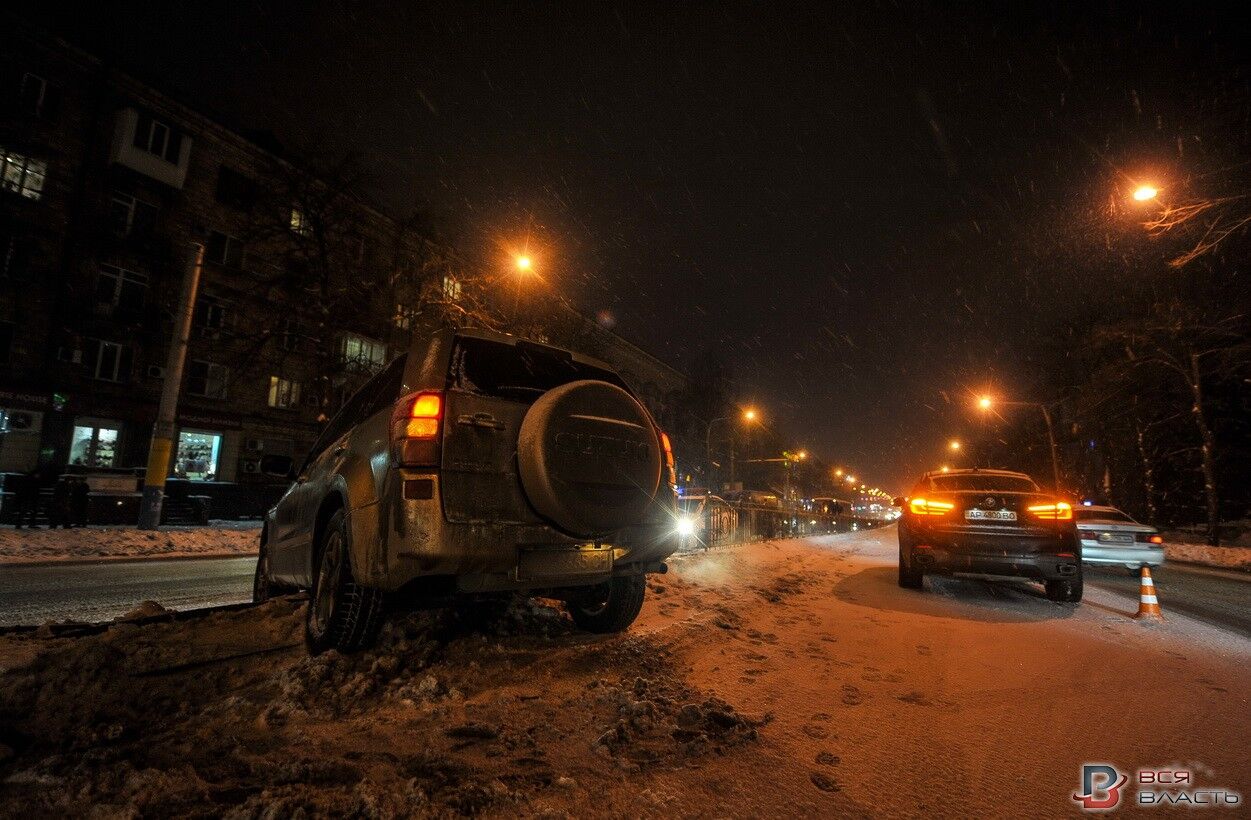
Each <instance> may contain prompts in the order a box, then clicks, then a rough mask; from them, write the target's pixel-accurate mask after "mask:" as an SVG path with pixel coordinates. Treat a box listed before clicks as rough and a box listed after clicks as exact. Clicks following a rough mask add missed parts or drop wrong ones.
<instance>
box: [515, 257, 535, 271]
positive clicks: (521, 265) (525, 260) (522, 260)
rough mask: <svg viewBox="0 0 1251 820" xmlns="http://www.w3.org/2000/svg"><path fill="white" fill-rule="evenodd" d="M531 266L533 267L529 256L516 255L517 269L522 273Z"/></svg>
mask: <svg viewBox="0 0 1251 820" xmlns="http://www.w3.org/2000/svg"><path fill="white" fill-rule="evenodd" d="M532 267H534V260H533V259H531V258H530V257H528V256H526V255H524V254H523V255H521V256H518V257H517V270H519V271H521V272H522V273H525V272H527V271H529V270H530V268H532Z"/></svg>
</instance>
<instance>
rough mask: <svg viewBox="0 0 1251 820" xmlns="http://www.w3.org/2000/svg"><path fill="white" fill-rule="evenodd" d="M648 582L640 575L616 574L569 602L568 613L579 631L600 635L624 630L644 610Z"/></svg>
mask: <svg viewBox="0 0 1251 820" xmlns="http://www.w3.org/2000/svg"><path fill="white" fill-rule="evenodd" d="M646 594H647V579H646V578H644V577H643V576H642V575H617V576H615V577H613V579H612V580H611V581H609V582H608V583H606V584H600V585H599V586H597V587H594V588H592V589H591V590H589V591H588V592H587V594H586V596H585V597H579V598H576V599H573V600H570V601H569V614H570V615H571V616H573V622H574V623H575V624H577V626H578V628H579V629H585V630H586V631H587V632H596V633H599V634H604V633H609V632H621V631H623V630H625V629H627V628H628V627H629V626H630V624H632V623H634V619H635V618H637V617H638V616H639V611H640V610H641V609H642V608H643V598H644V596H645V595H646Z"/></svg>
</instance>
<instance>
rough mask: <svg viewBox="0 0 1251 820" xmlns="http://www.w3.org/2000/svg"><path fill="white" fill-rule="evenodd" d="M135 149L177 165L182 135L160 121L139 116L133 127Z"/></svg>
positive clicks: (143, 115)
mask: <svg viewBox="0 0 1251 820" xmlns="http://www.w3.org/2000/svg"><path fill="white" fill-rule="evenodd" d="M135 147H136V148H139V149H141V150H143V151H147V152H148V153H149V154H155V155H156V156H158V157H160V158H161V159H163V160H165V161H166V162H172V163H173V164H175V165H177V164H178V159H179V154H181V153H182V134H180V133H179V132H178V131H175V130H174V129H173V128H171V127H170V126H169V125H168V124H166V123H164V122H161V121H160V120H156V119H153V118H152V117H150V116H148V115H147V114H140V115H139V121H138V123H136V125H135Z"/></svg>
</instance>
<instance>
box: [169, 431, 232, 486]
mask: <svg viewBox="0 0 1251 820" xmlns="http://www.w3.org/2000/svg"><path fill="white" fill-rule="evenodd" d="M221 450H222V437H221V434H219V433H208V432H201V431H197V430H183V431H181V432H179V434H178V449H177V450H176V451H175V453H174V469H173V475H174V477H175V478H187V479H190V480H192V481H216V480H217V464H218V460H219V459H220V457H221Z"/></svg>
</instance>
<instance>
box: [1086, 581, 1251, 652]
mask: <svg viewBox="0 0 1251 820" xmlns="http://www.w3.org/2000/svg"><path fill="white" fill-rule="evenodd" d="M1085 575H1086V584H1087V585H1088V586H1097V587H1100V588H1102V589H1107V590H1113V591H1116V592H1121V593H1124V594H1127V595H1129V596H1130V597H1131V598H1137V596H1138V577H1137V576H1134V575H1130V573H1129V571H1128V570H1124V569H1121V568H1119V567H1118V568H1115V569H1092V568H1090V567H1087V568H1086V571H1085ZM1151 578H1152V579H1153V580H1154V581H1155V588H1156V595H1157V597H1158V598H1159V599H1160V607H1161V608H1162V609H1163V610H1164V617H1165V618H1167V617H1168V615H1169V613H1170V612H1173V613H1180V614H1182V615H1187V616H1189V617H1191V618H1194V619H1195V620H1197V621H1202V622H1203V623H1206V624H1211V625H1212V626H1217V627H1220V628H1222V629H1225V630H1228V631H1230V632H1234V633H1236V634H1238V635H1242V636H1243V637H1251V573H1245V572H1238V571H1235V570H1209V569H1206V568H1204V567H1190V566H1185V565H1182V564H1172V565H1168V564H1166V565H1165V566H1163V567H1160V568H1159V569H1156V570H1153V571H1152V573H1151Z"/></svg>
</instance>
